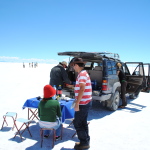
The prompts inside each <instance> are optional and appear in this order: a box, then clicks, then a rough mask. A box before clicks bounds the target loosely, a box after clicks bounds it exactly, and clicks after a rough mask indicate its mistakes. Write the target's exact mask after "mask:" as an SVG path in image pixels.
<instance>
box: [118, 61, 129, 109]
mask: <svg viewBox="0 0 150 150" xmlns="http://www.w3.org/2000/svg"><path fill="white" fill-rule="evenodd" d="M121 66H122V65H121V63H119V62H118V63H117V67H118V69H117V74H118V77H119V81H120V83H121V100H122V105H120V106H119V108H125V106H127V99H126V95H125V94H126V87H127V81H126V76H125V73H124V71H123V70H122V69H121Z"/></svg>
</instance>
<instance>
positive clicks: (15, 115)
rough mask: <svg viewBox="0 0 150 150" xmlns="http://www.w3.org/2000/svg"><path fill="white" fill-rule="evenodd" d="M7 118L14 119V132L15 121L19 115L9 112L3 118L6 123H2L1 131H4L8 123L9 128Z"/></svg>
mask: <svg viewBox="0 0 150 150" xmlns="http://www.w3.org/2000/svg"><path fill="white" fill-rule="evenodd" d="M6 117H12V119H13V127H12V130H13V129H14V123H15V120H16V118H17V113H16V112H7V113H6V114H5V115H4V116H3V118H4V121H3V123H2V127H1V130H2V128H3V126H4V123H6V125H7V126H8V123H7V121H6Z"/></svg>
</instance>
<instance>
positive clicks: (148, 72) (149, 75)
mask: <svg viewBox="0 0 150 150" xmlns="http://www.w3.org/2000/svg"><path fill="white" fill-rule="evenodd" d="M144 72H145V77H146V87H145V88H144V89H142V91H143V92H150V63H144Z"/></svg>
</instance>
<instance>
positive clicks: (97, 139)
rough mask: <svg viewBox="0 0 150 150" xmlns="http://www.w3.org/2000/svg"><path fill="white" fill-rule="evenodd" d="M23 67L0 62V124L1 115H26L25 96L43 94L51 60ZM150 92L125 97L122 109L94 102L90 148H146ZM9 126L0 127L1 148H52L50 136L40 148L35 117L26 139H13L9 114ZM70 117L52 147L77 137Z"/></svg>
mask: <svg viewBox="0 0 150 150" xmlns="http://www.w3.org/2000/svg"><path fill="white" fill-rule="evenodd" d="M25 65H26V67H25V68H23V67H22V63H3V62H1V63H0V70H1V71H0V103H1V109H0V124H2V121H3V115H4V114H5V113H6V112H8V111H10V112H17V113H18V118H19V117H24V118H27V109H24V110H23V109H22V106H23V104H24V102H25V100H26V99H28V98H32V97H37V96H42V95H43V87H44V85H46V84H48V83H49V73H50V70H51V68H52V67H53V66H54V64H39V65H38V67H37V68H29V66H28V64H25ZM149 114H150V94H149V93H142V92H141V93H140V95H139V97H138V98H137V99H135V100H129V99H128V106H127V107H126V108H125V109H118V110H117V111H115V112H113V111H109V110H107V109H106V108H103V107H102V106H101V104H100V103H99V102H93V106H92V108H91V110H90V112H89V117H88V120H89V121H90V125H89V129H90V136H91V144H90V145H91V148H90V149H91V150H100V149H101V150H110V149H111V150H149V143H150V137H149V133H150V119H149ZM7 120H8V127H6V126H5V127H4V128H3V130H1V131H0V150H8V149H11V150H16V149H18V150H37V149H43V150H48V149H51V139H44V142H43V148H40V134H39V126H38V123H37V122H38V121H35V122H33V123H32V124H31V125H30V130H31V132H32V135H33V137H32V138H31V137H30V136H29V134H28V133H27V132H25V133H24V134H23V137H24V138H25V140H23V142H21V140H20V138H19V137H16V138H15V139H13V136H14V134H15V132H16V129H15V130H14V131H12V130H11V127H12V120H11V118H8V119H7ZM69 123H70V120H67V121H66V122H65V124H64V127H65V128H64V135H63V140H62V141H61V140H59V141H57V142H55V146H54V148H53V150H71V149H73V146H74V142H76V141H78V139H77V137H74V138H71V136H72V134H73V133H74V128H73V125H72V126H71V127H69V128H68V124H69Z"/></svg>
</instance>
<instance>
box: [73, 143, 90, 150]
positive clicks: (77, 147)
mask: <svg viewBox="0 0 150 150" xmlns="http://www.w3.org/2000/svg"><path fill="white" fill-rule="evenodd" d="M77 143H79V142H77ZM88 148H90V145H81V144H77V145H76V144H75V146H74V149H76V150H82V149H88Z"/></svg>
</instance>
